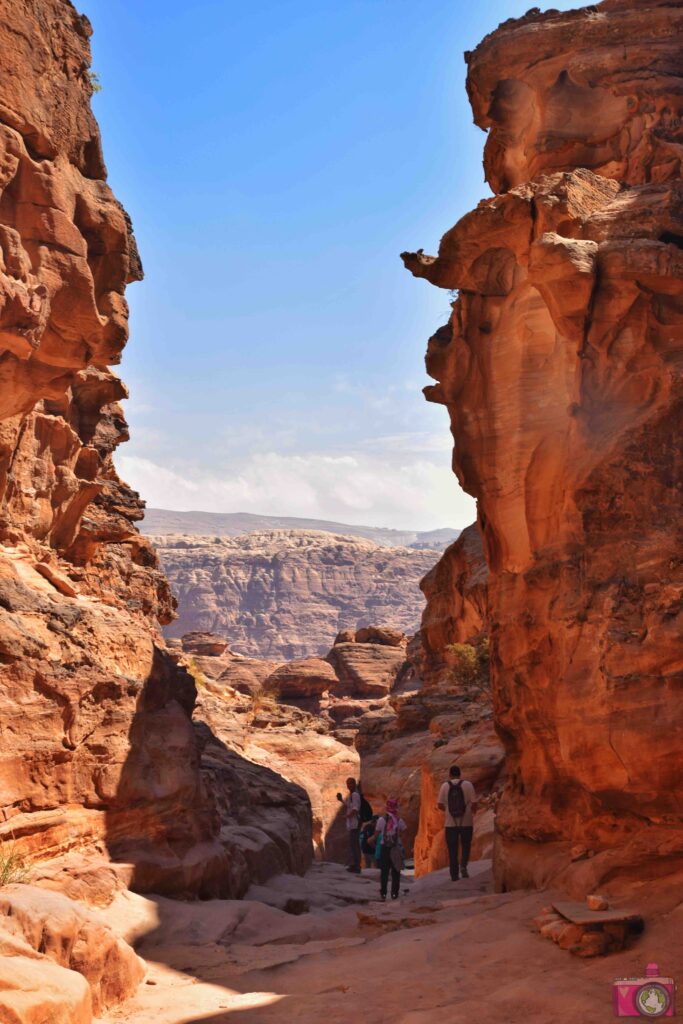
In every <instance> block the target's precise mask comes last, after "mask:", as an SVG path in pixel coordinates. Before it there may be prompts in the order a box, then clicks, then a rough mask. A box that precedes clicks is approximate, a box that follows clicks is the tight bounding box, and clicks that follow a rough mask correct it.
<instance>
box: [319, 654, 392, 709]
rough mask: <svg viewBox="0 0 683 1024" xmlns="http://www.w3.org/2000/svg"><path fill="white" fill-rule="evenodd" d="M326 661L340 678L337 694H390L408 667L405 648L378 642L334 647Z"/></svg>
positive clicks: (370, 695) (358, 695)
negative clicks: (405, 667) (402, 670)
mask: <svg viewBox="0 0 683 1024" xmlns="http://www.w3.org/2000/svg"><path fill="white" fill-rule="evenodd" d="M327 660H328V661H329V663H330V665H331V666H332V667H333V669H334V671H335V673H336V675H337V676H338V678H339V685H338V687H337V693H338V694H339V695H340V696H341V695H347V696H354V697H377V696H384V695H386V694H388V693H390V692H391V690H392V689H393V687H394V686H395V684H396V681H397V679H398V675H399V672H400V671H401V669H402V667H403V665H404V664H405V648H404V647H403V646H401V647H394V646H391V647H389V646H386V645H384V644H378V643H371V644H370V643H353V644H349V643H339V644H335V645H334V647H333V648H332V650H331V651H330V653H329V654H328V655H327Z"/></svg>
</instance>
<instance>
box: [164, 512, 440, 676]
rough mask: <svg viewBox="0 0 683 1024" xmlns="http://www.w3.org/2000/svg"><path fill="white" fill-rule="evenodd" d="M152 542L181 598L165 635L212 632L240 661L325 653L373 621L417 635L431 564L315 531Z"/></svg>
mask: <svg viewBox="0 0 683 1024" xmlns="http://www.w3.org/2000/svg"><path fill="white" fill-rule="evenodd" d="M152 539H153V540H154V543H155V545H156V547H157V550H158V551H159V556H160V558H161V561H162V564H163V567H164V569H165V571H166V573H167V574H168V577H169V579H170V581H171V583H172V586H173V590H174V592H175V594H176V595H177V598H178V617H177V619H176V620H175V621H174V622H173V623H172V624H171V625H169V626H168V627H167V629H166V633H167V634H168V635H169V636H171V637H180V636H182V635H183V634H185V633H188V632H192V631H201V630H208V631H209V632H212V633H217V634H219V635H221V636H224V637H227V638H228V640H229V642H230V646H231V647H232V648H233V650H235V651H237V652H239V653H240V654H248V655H250V656H251V657H256V658H277V659H278V660H281V661H283V660H285V659H292V658H305V657H308V656H309V655H320V654H325V653H326V652H327V651H328V650H329V648H330V646H331V645H332V643H333V641H334V638H335V636H336V635H337V633H338V632H339V631H340V630H343V629H347V628H348V629H353V630H356V629H357V628H358V627H359V626H361V625H362V624H363V623H366V622H368V621H370V622H381V623H385V624H386V625H387V626H390V627H393V629H395V630H397V631H398V632H399V633H401V632H414V631H415V630H416V629H417V627H418V624H419V621H420V615H421V613H422V599H421V597H420V592H419V589H418V584H419V581H420V579H421V577H422V576H423V575H424V574H425V573H426V572H427V571H428V570H429V569H431V567H432V565H433V564H434V558H435V555H434V551H432V550H428V549H427V550H415V549H412V548H400V547H386V546H383V545H380V544H375V543H373V542H372V541H369V540H364V539H363V538H361V537H346V536H335V535H334V534H330V533H322V532H315V531H312V530H311V531H306V530H270V531H266V532H260V533H251V534H247V535H246V536H241V537H220V536H213V537H199V536H177V535H175V536H174V535H163V536H155V537H153V538H152Z"/></svg>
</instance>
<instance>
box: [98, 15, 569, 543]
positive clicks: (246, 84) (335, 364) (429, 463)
mask: <svg viewBox="0 0 683 1024" xmlns="http://www.w3.org/2000/svg"><path fill="white" fill-rule="evenodd" d="M529 6H530V0H520V2H518V0H489V2H488V3H465V2H463V0H429V2H425V3H416V2H415V0H341V2H339V0H316V2H313V0H297V2H290V0H260V2H256V3H251V4H245V3H243V2H233V0H204V2H190V0H183V2H180V0H163V2H161V0H144V2H140V3H132V2H131V3H129V2H124V0H81V4H80V8H81V10H83V11H84V13H86V14H87V15H88V17H89V18H90V20H91V21H92V23H93V27H94V32H95V34H94V37H93V41H92V45H93V68H94V70H95V71H96V72H97V74H98V75H99V78H100V81H101V85H102V91H101V92H100V93H99V94H97V95H96V96H95V97H94V99H93V108H94V111H95V114H96V116H97V117H98V120H99V122H100V126H101V129H102V135H103V142H104V152H105V159H106V162H107V166H108V169H109V180H110V183H111V185H112V187H113V189H114V191H115V193H116V194H117V196H118V197H119V198H120V199H121V201H122V202H123V203H124V205H125V206H126V207H127V209H128V211H129V212H130V214H131V216H132V218H133V223H134V226H135V230H136V234H137V238H138V243H139V246H140V250H141V253H142V259H143V264H144V267H145V273H146V279H145V281H144V282H143V283H142V284H135V285H132V286H131V287H130V288H129V289H128V293H127V296H128V300H129V302H130V306H131V340H130V342H129V345H128V348H127V350H126V353H125V356H124V361H123V364H122V367H121V373H122V376H123V377H124V379H125V380H126V382H127V384H128V385H129V387H130V390H131V398H130V400H129V402H128V403H127V406H126V415H127V417H128V420H129V422H130V426H131V433H132V439H131V442H130V443H129V444H127V445H126V446H125V448H123V449H122V450H121V451H120V452H119V454H118V457H117V464H118V466H119V468H120V471H121V473H122V475H123V476H124V477H125V478H126V479H128V481H129V482H130V483H132V484H133V485H134V486H135V487H137V488H138V489H139V490H140V491H141V493H142V494H143V496H144V497H145V498H147V500H148V503H149V504H150V505H157V506H158V505H161V506H165V507H169V508H177V509H208V510H212V511H226V512H231V511H234V512H237V511H241V512H244V511H246V512H259V513H263V514H272V515H302V516H313V517H319V518H332V519H337V520H340V521H344V522H355V523H367V524H371V525H377V526H394V527H402V528H415V529H431V528H435V527H440V526H454V527H458V526H465V525H467V523H468V522H471V521H472V520H473V518H474V503H473V502H472V500H471V499H470V498H469V497H468V496H466V495H464V494H463V493H462V492H461V491H460V490H459V488H458V486H457V483H456V481H455V477H453V475H452V473H451V471H450V434H449V431H448V422H447V415H446V412H445V410H444V409H442V408H439V407H433V406H428V405H427V403H426V402H425V401H424V399H423V397H422V394H421V388H422V386H423V385H424V384H425V383H428V380H427V378H426V377H425V374H424V366H423V354H424V349H425V343H426V340H427V338H428V336H429V335H430V334H431V333H433V331H434V330H436V328H437V327H438V326H440V324H441V323H443V322H444V321H445V320H446V318H447V316H448V313H449V306H448V295H447V294H446V293H445V292H439V291H437V290H436V289H434V288H432V287H431V286H429V285H428V284H427V283H426V282H422V281H415V280H413V278H411V277H410V276H409V275H408V273H407V272H406V271H405V270H403V267H402V265H401V262H400V260H399V256H398V254H399V252H401V251H402V250H403V249H406V248H408V249H414V248H418V247H422V248H424V249H425V250H426V251H428V252H434V251H435V249H436V247H437V245H438V240H439V238H440V236H441V234H443V232H444V231H445V230H446V229H447V228H448V227H450V226H451V225H452V224H453V223H454V222H455V221H456V220H457V219H458V218H459V217H460V216H462V214H463V213H465V212H466V211H467V210H468V209H470V208H471V207H472V206H473V205H475V204H476V203H477V202H478V200H479V199H480V198H482V197H484V196H487V195H489V194H490V190H489V189H488V186H486V185H485V183H484V180H483V173H482V166H481V156H482V148H483V144H484V140H485V136H484V134H483V133H482V132H481V131H480V130H479V129H478V128H475V127H474V126H473V125H472V121H471V112H470V108H469V105H468V103H467V98H466V94H465V89H464V76H465V65H464V62H463V57H462V54H463V51H464V50H466V49H471V48H473V47H474V46H475V45H476V43H477V42H478V40H479V39H481V37H482V36H483V35H485V34H486V32H488V31H490V30H491V29H493V28H494V27H495V26H496V25H497V24H498V23H499V22H500V21H502V20H504V19H505V18H508V17H512V16H519V15H520V14H523V13H524V11H525V10H526V9H527V8H528V7H529ZM553 6H555V7H559V8H561V9H563V10H565V9H569V8H571V7H578V6H581V4H579V3H574V2H567V0H553Z"/></svg>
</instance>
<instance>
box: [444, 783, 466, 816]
mask: <svg viewBox="0 0 683 1024" xmlns="http://www.w3.org/2000/svg"><path fill="white" fill-rule="evenodd" d="M466 807H467V804H466V803H465V794H464V793H463V791H462V780H461V779H458V781H457V782H449V783H448V813H449V814H450V816H451V818H462V816H463V814H464V813H465V809H466Z"/></svg>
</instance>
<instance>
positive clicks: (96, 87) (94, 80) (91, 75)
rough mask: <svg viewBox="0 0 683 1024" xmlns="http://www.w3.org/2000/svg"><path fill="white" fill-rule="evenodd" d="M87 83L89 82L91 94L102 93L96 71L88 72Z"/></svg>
mask: <svg viewBox="0 0 683 1024" xmlns="http://www.w3.org/2000/svg"><path fill="white" fill-rule="evenodd" d="M86 73H87V75H88V81H89V82H90V88H91V89H92V91H93V92H102V84H101V82H100V76H99V75H98V74H97V72H96V71H92V70H88V71H87V72H86Z"/></svg>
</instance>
